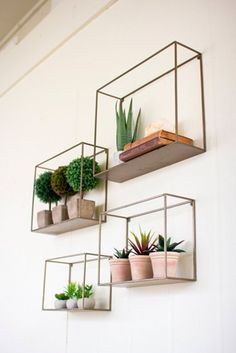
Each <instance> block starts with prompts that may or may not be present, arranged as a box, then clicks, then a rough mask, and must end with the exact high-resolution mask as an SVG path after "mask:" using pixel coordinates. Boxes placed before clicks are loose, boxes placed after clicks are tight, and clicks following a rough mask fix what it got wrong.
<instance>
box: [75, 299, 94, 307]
mask: <svg viewBox="0 0 236 353" xmlns="http://www.w3.org/2000/svg"><path fill="white" fill-rule="evenodd" d="M77 306H78V308H79V309H87V310H88V309H90V310H92V309H94V307H95V300H94V298H93V297H92V296H91V297H89V298H84V306H83V299H82V298H81V299H78V300H77Z"/></svg>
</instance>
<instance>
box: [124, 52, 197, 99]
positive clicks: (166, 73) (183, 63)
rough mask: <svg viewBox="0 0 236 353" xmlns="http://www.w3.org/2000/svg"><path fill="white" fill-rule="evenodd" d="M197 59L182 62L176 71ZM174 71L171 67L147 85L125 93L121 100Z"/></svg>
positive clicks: (194, 57)
mask: <svg viewBox="0 0 236 353" xmlns="http://www.w3.org/2000/svg"><path fill="white" fill-rule="evenodd" d="M197 58H198V55H195V56H193V57H192V58H190V59H188V60H186V61H184V62H182V63H181V64H179V65H178V66H177V69H179V68H180V67H181V66H183V65H185V64H187V63H189V62H190V61H192V60H194V59H197ZM174 70H175V67H173V68H172V69H170V70H168V71H165V72H164V73H163V74H161V75H159V76H157V77H155V78H154V79H152V80H151V81H148V82H147V83H145V84H143V85H142V86H140V87H138V88H136V89H135V90H133V91H132V92H129V93H127V94H126V95H125V96H123V97H122V100H124V99H125V98H127V97H129V96H131V95H132V94H134V93H136V92H138V91H139V90H141V89H142V88H145V87H146V86H148V85H150V84H151V83H153V82H155V81H157V80H159V79H160V78H162V77H164V76H166V75H168V74H170V73H171V72H173V71H174Z"/></svg>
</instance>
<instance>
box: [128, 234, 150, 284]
mask: <svg viewBox="0 0 236 353" xmlns="http://www.w3.org/2000/svg"><path fill="white" fill-rule="evenodd" d="M139 233H140V239H139V238H138V236H137V235H136V234H135V233H134V232H131V234H132V235H133V237H134V240H131V239H129V245H130V246H131V248H132V253H133V254H135V255H134V256H130V257H129V261H130V267H131V274H132V280H142V279H146V278H152V277H153V272H152V265H151V260H150V257H149V254H150V253H152V252H153V251H155V247H156V241H157V239H156V238H155V239H153V235H154V234H152V231H151V230H150V231H149V232H145V231H142V229H141V227H139Z"/></svg>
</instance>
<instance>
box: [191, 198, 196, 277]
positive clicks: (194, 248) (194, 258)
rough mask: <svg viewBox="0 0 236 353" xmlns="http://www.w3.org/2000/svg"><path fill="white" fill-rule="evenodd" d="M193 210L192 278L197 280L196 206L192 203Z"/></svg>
mask: <svg viewBox="0 0 236 353" xmlns="http://www.w3.org/2000/svg"><path fill="white" fill-rule="evenodd" d="M192 206H193V209H192V212H193V278H194V280H197V245H196V242H197V239H196V238H197V237H196V204H195V201H193V203H192Z"/></svg>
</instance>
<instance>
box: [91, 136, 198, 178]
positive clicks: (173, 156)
mask: <svg viewBox="0 0 236 353" xmlns="http://www.w3.org/2000/svg"><path fill="white" fill-rule="evenodd" d="M203 152H205V150H204V149H202V148H199V147H196V146H191V145H188V144H184V143H180V142H173V143H171V144H169V145H166V146H163V147H161V148H159V149H156V150H154V151H151V152H148V153H145V154H143V155H142V156H139V157H136V158H134V159H132V160H130V161H128V162H124V163H120V164H118V165H116V166H114V167H112V168H110V169H108V170H106V171H103V172H101V173H98V174H96V177H97V178H99V179H103V180H104V179H107V180H110V181H114V182H117V183H122V182H124V181H127V180H130V179H133V178H136V177H138V176H141V175H144V174H147V173H150V172H153V171H154V170H157V169H160V168H164V167H167V166H168V165H171V164H174V163H177V162H180V161H183V160H185V159H188V158H191V157H194V156H197V155H198V154H201V153H203Z"/></svg>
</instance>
